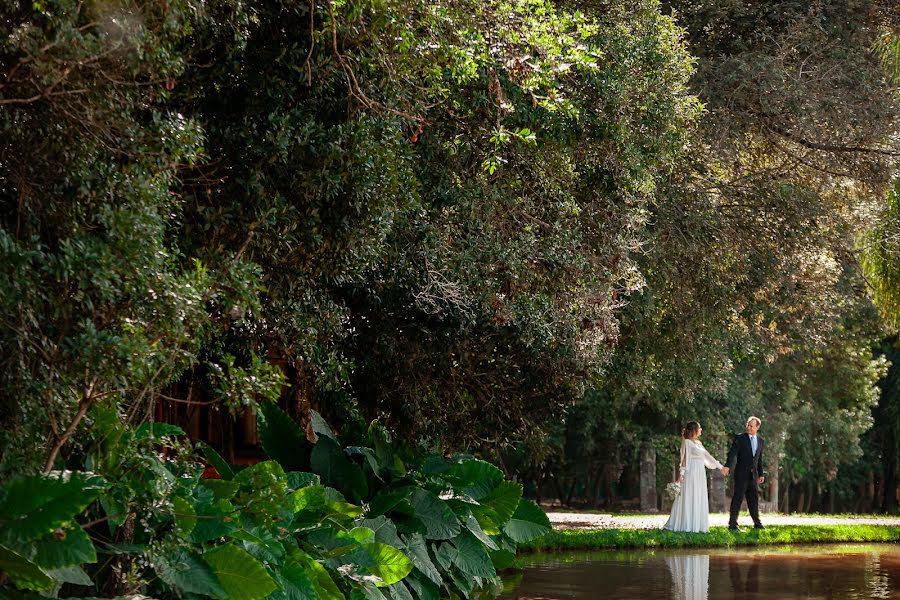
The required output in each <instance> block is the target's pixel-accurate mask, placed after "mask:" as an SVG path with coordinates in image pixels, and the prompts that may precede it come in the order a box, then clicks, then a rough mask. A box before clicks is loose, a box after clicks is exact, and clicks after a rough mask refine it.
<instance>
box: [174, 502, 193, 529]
mask: <svg viewBox="0 0 900 600" xmlns="http://www.w3.org/2000/svg"><path fill="white" fill-rule="evenodd" d="M172 508H173V509H174V512H173V515H174V517H175V529H176V530H177V531H178V533H179V535H181V536H182V537H187V536H189V535H191V532H192V531H193V530H194V527H195V526H196V525H197V513H196V512H195V511H194V507H193V506H191V503H190V502H188V501H187V500H185V499H184V498H182V497H181V496H175V497H174V498H172Z"/></svg>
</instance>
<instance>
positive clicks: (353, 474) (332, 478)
mask: <svg viewBox="0 0 900 600" xmlns="http://www.w3.org/2000/svg"><path fill="white" fill-rule="evenodd" d="M310 463H311V465H312V470H313V471H314V472H315V473H318V474H319V476H321V477H322V481H323V482H324V483H325V484H326V485H329V486H331V487H334V488H336V489H338V490H340V491H341V493H343V494H344V495H345V496H347V497H348V498H350V499H351V500H355V501H357V502H360V501H362V499H363V498H365V497H366V496H368V495H369V486H368V485H367V484H366V476H365V474H364V473H363V471H362V469H361V468H360V467H359V465H357V464H355V463H353V462H351V461H350V459H349V458H347V455H346V454H344V450H343V449H342V448H341V446H340V444H338V443H337V442H336V441H335V440H333V439H331V438H330V437H325V436H320V437H319V441H318V442H316V445H315V447H314V448H313V451H312V457H311V458H310Z"/></svg>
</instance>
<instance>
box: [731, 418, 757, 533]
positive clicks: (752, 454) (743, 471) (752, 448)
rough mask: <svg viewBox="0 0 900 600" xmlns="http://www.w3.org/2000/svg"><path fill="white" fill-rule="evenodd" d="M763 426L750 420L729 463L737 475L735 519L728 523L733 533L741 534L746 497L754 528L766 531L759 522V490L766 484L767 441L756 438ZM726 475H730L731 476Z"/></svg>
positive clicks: (736, 439)
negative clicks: (764, 454)
mask: <svg viewBox="0 0 900 600" xmlns="http://www.w3.org/2000/svg"><path fill="white" fill-rule="evenodd" d="M761 424H762V421H760V420H759V417H750V418H749V419H747V432H746V433H742V434H740V435H736V436H734V441H733V442H732V443H731V449H730V450H729V451H728V458H727V459H726V461H725V466H726V468H727V469H728V471H734V495H733V496H732V497H731V515H730V516H729V519H728V529H730V530H732V531H740V528H738V524H737V517H738V511H740V510H741V502H742V501H743V500H744V498H745V497H746V498H747V509H748V510H749V511H750V517H751V518H752V519H753V526H754V527H755V528H757V529H762V528H763V524H762V523H760V522H759V494H758V492H757V489H756V486H757V485H758V484H761V483H762V482H763V481H765V477H763V475H762V473H763V470H762V465H763V462H762V451H763V441H762V438H760V437H759V436H758V435H756V433H757V432H758V431H759V426H760V425H761ZM725 474H726V475H728V472H725Z"/></svg>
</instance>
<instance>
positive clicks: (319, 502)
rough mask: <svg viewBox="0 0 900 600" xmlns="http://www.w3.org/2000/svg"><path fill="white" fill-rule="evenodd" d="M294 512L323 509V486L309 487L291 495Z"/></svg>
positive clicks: (324, 501)
mask: <svg viewBox="0 0 900 600" xmlns="http://www.w3.org/2000/svg"><path fill="white" fill-rule="evenodd" d="M291 503H292V504H293V506H294V512H300V511H302V510H321V509H323V508H325V503H326V500H325V486H324V485H309V486H306V487H302V488H300V489H299V490H297V491H295V492H293V493H291Z"/></svg>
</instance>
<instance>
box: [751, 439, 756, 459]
mask: <svg viewBox="0 0 900 600" xmlns="http://www.w3.org/2000/svg"><path fill="white" fill-rule="evenodd" d="M750 451H751V452H752V453H753V456H756V436H755V435H751V436H750Z"/></svg>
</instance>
